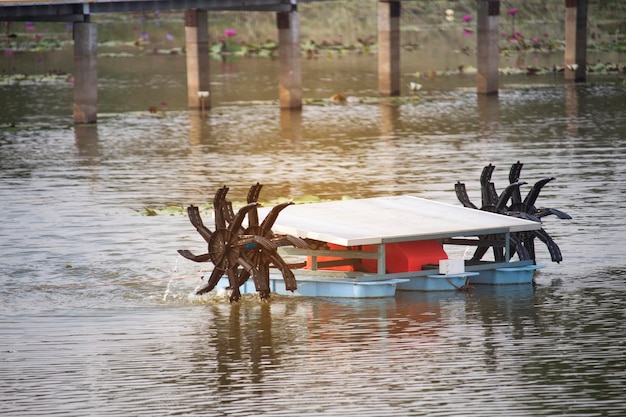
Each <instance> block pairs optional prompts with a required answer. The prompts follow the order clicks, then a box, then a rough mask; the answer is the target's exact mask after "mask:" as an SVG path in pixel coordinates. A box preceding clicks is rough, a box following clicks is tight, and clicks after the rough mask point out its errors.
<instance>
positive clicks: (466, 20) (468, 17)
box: [461, 14, 472, 23]
mask: <svg viewBox="0 0 626 417" xmlns="http://www.w3.org/2000/svg"><path fill="white" fill-rule="evenodd" d="M461 20H463V21H464V22H465V23H467V22H470V21H471V20H472V16H471V15H469V14H466V15H465V16H463V17H462V18H461Z"/></svg>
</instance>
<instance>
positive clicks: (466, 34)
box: [463, 29, 474, 37]
mask: <svg viewBox="0 0 626 417" xmlns="http://www.w3.org/2000/svg"><path fill="white" fill-rule="evenodd" d="M473 33H474V32H472V31H471V30H469V29H463V36H466V37H467V36H472V34H473Z"/></svg>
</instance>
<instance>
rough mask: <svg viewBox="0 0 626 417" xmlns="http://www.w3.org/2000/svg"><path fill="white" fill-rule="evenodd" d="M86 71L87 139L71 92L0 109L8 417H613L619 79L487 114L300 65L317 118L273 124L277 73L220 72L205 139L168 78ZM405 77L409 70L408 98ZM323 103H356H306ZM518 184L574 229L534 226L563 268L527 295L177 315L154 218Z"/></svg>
mask: <svg viewBox="0 0 626 417" xmlns="http://www.w3.org/2000/svg"><path fill="white" fill-rule="evenodd" d="M45 59H50V60H53V59H57V58H55V56H54V54H51V55H50V56H46V57H45ZM100 61H101V62H100V63H101V68H100V78H99V95H100V99H99V109H100V114H99V123H98V125H97V126H95V127H94V126H76V127H74V126H72V124H71V95H72V92H71V85H69V84H68V85H66V84H58V83H57V84H51V85H49V84H33V85H18V86H16V85H2V86H0V101H1V103H0V104H1V106H0V109H2V110H0V120H1V123H0V125H1V126H2V129H1V130H0V178H1V181H0V210H1V211H2V214H3V215H2V220H1V227H0V255H1V261H0V282H1V283H2V286H1V287H0V313H1V316H0V333H1V337H2V342H0V361H1V362H2V366H0V393H1V394H2V395H1V396H0V409H1V410H2V414H3V415H7V416H18V415H19V416H34V415H42V414H43V415H80V416H86V415H108V416H117V415H119V416H129V415H136V416H139V415H150V416H153V415H156V414H158V415H199V414H202V415H208V416H223V415H241V416H243V415H268V416H270V415H273V416H282V415H285V416H286V415H302V416H306V415H328V416H333V415H357V414H358V415H363V416H368V415H372V416H379V415H415V416H418V415H432V416H450V415H466V416H467V415H476V416H484V415H491V416H554V415H566V416H583V415H584V416H612V415H614V416H621V415H623V414H624V413H625V412H626V406H625V405H624V403H623V398H622V396H623V393H624V391H625V389H626V368H625V366H624V358H625V357H626V346H625V344H626V343H625V342H624V337H623V335H624V334H625V332H626V325H625V323H626V320H625V319H626V309H625V304H624V300H625V299H626V282H625V278H626V263H625V262H624V257H623V253H624V244H623V240H622V237H623V236H624V234H625V233H626V226H625V225H624V222H623V221H622V219H623V216H624V214H623V213H624V208H625V203H624V195H625V193H626V186H625V185H624V184H625V182H626V172H625V169H624V166H625V159H626V150H625V145H624V136H625V135H626V118H625V117H624V103H625V102H626V86H625V85H624V81H623V77H620V76H618V75H615V76H600V75H593V76H590V79H589V82H588V83H586V84H582V85H573V84H567V83H565V82H564V81H563V80H562V78H561V76H559V75H557V76H553V75H547V76H538V77H527V76H507V77H503V79H502V89H501V93H500V94H499V96H498V97H488V98H487V97H477V96H476V94H475V89H474V77H473V76H472V75H467V74H466V75H460V76H454V77H436V78H434V79H428V78H427V79H422V80H421V81H420V82H421V83H423V85H424V88H423V90H422V91H420V93H419V95H418V96H417V97H414V98H410V97H409V95H410V93H409V92H406V95H405V96H404V97H403V98H402V99H399V100H379V99H378V98H377V97H376V96H377V93H376V76H375V68H376V58H375V57H373V56H371V57H370V56H359V57H351V56H348V57H344V58H343V59H324V60H314V61H305V62H304V63H303V69H304V75H303V78H304V82H305V86H306V90H305V96H306V97H307V99H308V100H310V101H307V103H311V104H306V105H305V107H304V109H303V111H302V112H301V113H285V112H282V113H281V111H280V110H279V109H278V107H277V104H276V102H275V98H276V96H277V83H276V65H277V64H276V63H275V62H273V61H271V60H262V59H250V60H236V61H233V62H224V63H218V62H216V63H215V65H214V66H213V68H212V71H213V73H212V88H213V91H212V97H213V100H214V108H213V109H212V110H211V112H209V113H207V114H206V115H200V114H197V113H193V112H192V113H190V112H187V111H186V109H185V106H186V95H185V91H184V88H185V87H184V86H185V79H184V59H183V58H182V57H162V56H149V57H145V59H142V60H132V59H127V58H101V60H100ZM55 62H57V61H55ZM58 62H59V63H63V62H65V61H63V60H59V61H58ZM418 66H419V63H416V62H411V61H410V60H408V59H407V60H405V61H403V68H404V69H403V74H405V75H404V78H403V85H408V82H409V80H414V72H415V71H416V70H415V68H417V67H418ZM155 69H158V71H155ZM403 88H404V87H403ZM339 91H342V92H345V93H346V94H348V95H350V96H354V97H357V98H358V100H355V101H354V102H351V103H348V104H331V103H329V102H328V101H323V100H322V101H319V100H313V99H324V98H328V97H329V96H330V95H332V94H334V93H336V92H339ZM150 106H157V107H158V108H159V109H160V111H159V112H158V113H150V112H149V111H148V108H149V107H150ZM518 160H519V161H522V162H523V163H524V164H525V165H524V169H523V171H522V179H523V180H525V181H527V182H528V183H529V185H528V186H526V188H524V189H523V191H524V192H526V191H528V190H529V188H530V184H533V183H534V182H536V181H538V180H540V179H542V178H543V177H546V176H555V177H557V179H556V180H555V181H553V182H551V183H550V184H548V185H547V186H546V187H545V188H544V190H543V191H542V194H541V196H540V198H539V200H538V204H539V205H544V206H548V207H555V208H559V209H562V210H565V211H567V212H568V213H569V214H571V215H572V217H573V220H571V221H563V220H559V219H557V218H555V217H548V218H545V221H544V228H545V229H546V230H547V231H548V232H549V233H550V234H551V235H552V236H553V237H554V239H555V240H556V241H557V243H558V244H559V245H560V247H561V250H562V252H563V257H564V261H563V262H562V263H561V264H555V263H552V262H550V258H549V254H548V252H547V250H546V249H545V248H544V247H542V246H539V247H538V261H539V263H543V264H546V265H547V268H545V269H543V270H541V271H540V272H539V273H538V274H537V277H536V281H537V282H536V286H535V287H533V286H530V285H529V286H511V287H497V288H482V287H480V288H475V289H474V290H472V291H470V292H469V293H467V294H461V293H442V294H420V293H410V292H409V293H404V292H403V293H400V294H399V295H398V296H397V297H396V298H391V299H375V300H345V299H344V300H342V299H310V298H295V297H279V296H276V297H273V298H272V300H271V301H270V302H269V303H262V302H260V301H258V300H257V299H256V297H254V296H246V297H244V300H243V301H242V302H241V303H239V304H233V305H230V304H228V303H227V302H226V301H225V299H224V297H223V296H220V295H212V296H207V297H205V298H197V297H190V294H191V293H192V292H193V290H194V288H196V287H197V286H198V285H200V284H201V281H200V280H199V279H198V276H199V275H200V274H201V273H202V272H203V271H205V270H206V269H207V267H208V265H201V264H193V263H191V262H188V261H187V260H184V259H182V258H180V257H179V256H178V255H177V253H176V250H177V249H179V248H189V249H192V250H195V251H197V252H198V251H202V250H203V248H204V243H203V242H202V240H201V238H200V237H199V236H198V235H197V233H196V232H195V230H194V229H193V227H192V226H191V225H190V224H189V222H188V220H187V219H186V218H185V217H184V216H182V215H180V214H177V213H173V214H168V213H167V212H166V211H165V210H163V209H164V208H166V207H168V206H178V207H184V206H186V205H188V204H203V203H205V202H208V201H210V199H211V198H212V195H213V193H214V192H215V190H216V189H217V188H218V187H221V186H222V185H224V184H226V185H228V186H229V187H230V188H231V191H230V194H229V197H230V198H231V199H232V200H233V201H242V200H244V199H245V194H246V192H247V189H248V187H249V186H250V185H251V184H253V183H255V182H257V181H259V182H261V183H263V184H264V188H263V191H262V194H261V200H263V201H272V200H276V199H278V198H294V199H297V198H301V197H303V196H306V195H312V196H317V197H319V198H321V199H332V200H334V199H340V198H343V197H345V196H349V197H352V198H358V197H373V196H382V195H390V194H392V195H397V194H412V195H417V196H419V197H424V198H431V199H435V200H438V201H443V202H448V203H452V204H459V203H458V202H457V201H456V197H455V195H454V187H453V185H454V183H455V182H457V181H463V182H465V183H466V185H467V188H468V191H469V193H470V197H471V198H472V200H473V201H474V202H476V203H479V202H480V190H479V176H480V172H481V170H482V167H483V166H484V165H486V164H488V163H493V164H494V165H496V171H495V173H494V176H493V178H494V182H495V183H496V186H497V187H498V189H502V188H504V185H505V184H506V183H507V181H508V170H509V167H510V165H511V164H512V163H514V162H516V161H518ZM145 208H150V209H153V210H157V212H158V213H159V215H157V216H145V215H143V213H145ZM207 216H208V214H207Z"/></svg>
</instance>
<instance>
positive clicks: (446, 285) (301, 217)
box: [218, 195, 541, 298]
mask: <svg viewBox="0 0 626 417" xmlns="http://www.w3.org/2000/svg"><path fill="white" fill-rule="evenodd" d="M540 228H541V224H540V223H537V222H533V221H529V220H523V219H519V218H515V217H510V216H503V215H500V214H495V213H490V212H486V211H481V210H474V209H470V208H465V207H459V206H454V205H451V204H446V203H439V202H435V201H430V200H426V199H423V198H418V197H414V196H408V195H403V196H389V197H377V198H367V199H355V200H341V201H332V202H324V203H312V204H299V205H293V206H290V207H288V208H287V209H286V210H284V211H283V212H282V213H281V215H280V217H279V218H278V220H277V221H276V223H275V224H274V227H273V231H274V232H276V233H284V234H291V235H294V236H299V237H301V238H303V239H307V240H308V241H309V242H313V243H314V244H313V245H312V246H311V248H310V249H300V248H291V247H285V248H281V249H280V251H281V253H282V255H283V257H284V258H286V259H287V261H288V262H289V261H290V259H291V258H293V260H294V263H296V262H302V261H303V260H304V261H306V266H305V267H304V268H299V269H294V270H293V272H294V274H295V276H296V280H297V283H298V289H297V290H296V292H295V293H294V294H296V295H303V296H323V297H351V298H353V297H354V298H368V297H392V296H394V295H395V293H396V290H406V291H446V290H457V289H460V288H462V287H465V286H466V285H467V284H472V285H473V284H492V285H500V284H508V283H515V284H520V283H530V282H532V279H533V274H534V271H535V270H536V269H537V268H540V266H537V265H534V264H533V262H532V261H528V260H526V261H512V260H511V259H510V254H509V250H508V247H509V245H508V243H509V238H510V233H513V232H522V231H531V230H538V229H540ZM487 235H489V236H496V235H499V236H504V238H503V240H502V241H501V242H496V243H495V244H499V246H500V247H503V248H504V249H505V261H504V262H495V261H482V262H480V263H479V264H477V265H469V264H466V265H465V268H464V270H463V271H461V272H460V273H458V272H457V273H454V274H442V273H441V272H440V271H438V268H437V266H438V265H437V264H438V262H439V261H440V260H442V259H447V258H448V255H447V253H446V251H445V248H446V247H448V246H450V245H464V246H468V245H476V246H479V245H481V244H484V243H480V242H481V241H480V239H479V237H481V236H487ZM483 242H484V240H483ZM491 242H492V243H493V239H492V240H491ZM220 285H221V286H223V287H226V286H227V285H228V283H227V280H223V283H220ZM220 285H218V287H219V286H220ZM271 286H272V288H271V289H272V292H274V293H278V294H285V293H286V294H291V293H290V292H287V291H285V288H284V283H283V281H282V278H281V276H280V274H277V275H276V276H272V277H271ZM241 292H242V293H246V292H255V288H254V284H253V283H252V281H249V282H248V283H246V285H244V286H242V287H241Z"/></svg>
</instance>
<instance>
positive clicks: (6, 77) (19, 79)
mask: <svg viewBox="0 0 626 417" xmlns="http://www.w3.org/2000/svg"><path fill="white" fill-rule="evenodd" d="M73 82H74V78H73V76H72V75H71V74H67V73H64V72H59V71H49V72H46V73H44V74H31V75H27V74H0V85H13V84H21V85H35V84H71V83H73Z"/></svg>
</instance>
